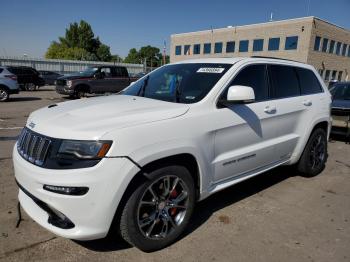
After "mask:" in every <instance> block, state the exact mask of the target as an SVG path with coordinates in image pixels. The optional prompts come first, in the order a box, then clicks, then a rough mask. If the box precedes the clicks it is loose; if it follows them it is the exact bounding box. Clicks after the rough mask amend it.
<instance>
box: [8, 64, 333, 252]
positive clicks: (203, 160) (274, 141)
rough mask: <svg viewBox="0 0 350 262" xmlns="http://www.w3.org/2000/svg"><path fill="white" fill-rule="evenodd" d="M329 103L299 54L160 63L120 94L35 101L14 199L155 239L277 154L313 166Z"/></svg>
mask: <svg viewBox="0 0 350 262" xmlns="http://www.w3.org/2000/svg"><path fill="white" fill-rule="evenodd" d="M330 104H331V96H330V94H329V92H328V91H327V88H326V87H325V85H324V83H323V82H322V79H321V78H320V77H319V75H318V74H317V72H316V71H315V69H314V68H313V67H311V66H309V65H305V64H301V63H297V62H292V61H286V60H278V59H267V58H220V59H199V60H191V61H184V62H180V63H176V64H170V65H166V66H163V67H161V68H159V69H157V70H155V71H153V72H152V73H150V74H148V75H146V76H144V77H143V78H141V79H140V80H138V81H137V82H135V83H133V84H132V85H131V86H129V87H128V88H126V89H125V90H124V91H123V92H122V93H121V94H119V95H110V96H106V97H96V98H89V99H83V100H79V101H69V102H65V103H60V104H57V105H56V104H54V105H50V106H48V107H46V108H42V109H39V110H37V111H35V112H33V113H32V114H31V115H30V116H29V118H28V121H27V124H26V127H25V128H24V129H23V131H22V134H21V136H20V138H19V140H18V141H17V143H16V145H15V148H14V150H13V161H14V169H15V176H16V180H17V183H18V185H19V188H20V190H19V201H20V203H21V206H22V207H23V208H24V210H25V211H26V212H27V213H28V214H29V216H31V217H32V218H33V219H34V220H35V221H36V222H37V223H39V224H40V225H42V226H43V227H45V228H47V229H48V230H50V231H52V232H54V233H55V234H57V235H60V236H63V237H67V238H72V239H79V240H90V239H97V238H102V237H104V236H106V235H107V233H108V232H110V233H120V234H121V236H122V237H123V238H124V239H125V240H126V241H127V242H129V243H130V244H132V245H134V246H136V247H138V248H139V249H141V250H144V251H152V250H157V249H160V248H163V247H165V246H167V245H169V244H171V243H172V242H174V241H175V240H176V239H177V238H178V237H179V235H180V234H181V233H182V232H183V231H184V229H185V227H186V226H187V224H188V222H189V220H190V217H191V214H192V212H193V208H194V205H195V203H196V202H197V201H200V200H202V199H204V198H206V197H208V196H209V195H211V194H213V193H215V192H217V191H219V190H221V189H224V188H226V187H228V186H231V185H233V184H236V183H238V182H241V181H243V180H245V179H248V178H250V177H253V176H256V175H258V174H260V173H262V172H264V171H266V170H269V169H271V168H274V167H276V166H279V165H293V166H295V167H296V169H297V170H298V171H299V172H300V173H302V174H305V175H308V176H314V175H316V174H318V173H320V172H321V171H322V170H323V168H324V167H325V163H326V159H327V139H328V134H329V130H330V127H331V124H330ZM112 225H113V227H112ZM111 228H113V231H112V232H111V230H110V229H111ZM115 229H117V230H115Z"/></svg>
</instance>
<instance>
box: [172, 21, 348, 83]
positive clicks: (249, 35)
mask: <svg viewBox="0 0 350 262" xmlns="http://www.w3.org/2000/svg"><path fill="white" fill-rule="evenodd" d="M170 48H171V49H170V61H171V62H176V61H180V60H185V59H193V58H204V57H235V56H268V57H277V58H284V59H291V60H296V61H299V62H303V63H308V64H311V65H313V66H314V67H315V68H316V69H317V70H318V71H319V73H320V74H321V75H322V77H323V79H325V81H329V80H331V79H338V80H343V81H346V80H348V81H350V76H349V75H350V31H349V30H347V29H345V28H342V27H339V26H337V25H334V24H332V23H330V22H327V21H324V20H322V19H319V18H316V17H303V18H296V19H289V20H282V21H273V22H267V23H261V24H252V25H244V26H228V27H227V28H219V29H213V30H205V31H198V32H191V33H183V34H173V35H171V47H170Z"/></svg>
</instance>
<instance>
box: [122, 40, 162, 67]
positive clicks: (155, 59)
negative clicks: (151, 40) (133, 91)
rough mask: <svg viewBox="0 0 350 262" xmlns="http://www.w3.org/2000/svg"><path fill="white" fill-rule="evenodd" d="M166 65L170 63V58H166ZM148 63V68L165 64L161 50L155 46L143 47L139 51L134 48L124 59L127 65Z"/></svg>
mask: <svg viewBox="0 0 350 262" xmlns="http://www.w3.org/2000/svg"><path fill="white" fill-rule="evenodd" d="M165 60H166V63H169V56H166V59H165ZM145 61H146V64H147V66H149V67H157V66H161V65H162V64H163V55H162V54H161V53H160V50H159V48H157V47H154V46H150V45H147V46H143V47H141V48H140V50H139V51H137V50H136V48H132V49H130V51H129V54H128V55H127V57H126V58H125V59H124V62H125V63H133V64H138V63H144V62H145Z"/></svg>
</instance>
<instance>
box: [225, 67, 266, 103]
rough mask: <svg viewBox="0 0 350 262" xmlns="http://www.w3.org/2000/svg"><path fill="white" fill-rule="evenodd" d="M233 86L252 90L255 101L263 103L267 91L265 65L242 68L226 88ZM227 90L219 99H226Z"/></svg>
mask: <svg viewBox="0 0 350 262" xmlns="http://www.w3.org/2000/svg"><path fill="white" fill-rule="evenodd" d="M233 85H242V86H249V87H251V88H253V89H254V93H255V101H257V102H259V101H264V100H267V99H268V96H269V91H268V85H267V71H266V65H264V64H259V65H249V66H247V67H245V68H243V69H242V70H241V71H240V72H239V73H238V74H237V76H236V77H235V78H234V79H233V80H232V82H231V83H230V84H229V86H228V87H230V86H233ZM227 91H228V88H227V89H226V90H225V92H224V94H223V96H222V97H221V99H224V100H225V99H226V97H227Z"/></svg>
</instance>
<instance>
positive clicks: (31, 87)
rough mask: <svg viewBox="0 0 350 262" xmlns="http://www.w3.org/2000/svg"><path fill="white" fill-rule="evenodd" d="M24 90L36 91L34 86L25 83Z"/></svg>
mask: <svg viewBox="0 0 350 262" xmlns="http://www.w3.org/2000/svg"><path fill="white" fill-rule="evenodd" d="M25 89H26V90H27V91H35V90H36V85H35V84H33V83H27V84H25Z"/></svg>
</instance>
